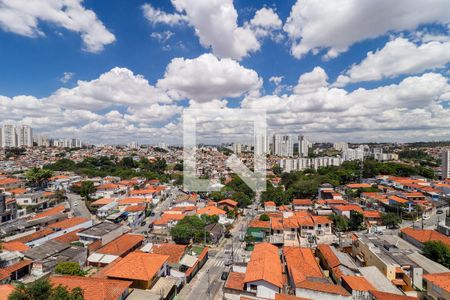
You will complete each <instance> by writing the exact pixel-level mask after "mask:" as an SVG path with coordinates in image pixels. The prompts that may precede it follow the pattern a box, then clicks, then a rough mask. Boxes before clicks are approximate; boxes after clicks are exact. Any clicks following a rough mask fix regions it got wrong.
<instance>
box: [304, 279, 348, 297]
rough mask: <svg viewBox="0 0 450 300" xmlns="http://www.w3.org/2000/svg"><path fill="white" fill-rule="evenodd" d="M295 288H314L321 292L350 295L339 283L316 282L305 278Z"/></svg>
mask: <svg viewBox="0 0 450 300" xmlns="http://www.w3.org/2000/svg"><path fill="white" fill-rule="evenodd" d="M297 288H303V289H308V290H314V291H318V292H323V293H329V294H336V295H342V296H350V294H349V293H348V292H347V291H346V290H345V289H344V288H343V287H342V286H340V285H335V284H332V283H324V282H316V281H308V280H305V281H303V282H301V283H300V284H299V285H298V286H297Z"/></svg>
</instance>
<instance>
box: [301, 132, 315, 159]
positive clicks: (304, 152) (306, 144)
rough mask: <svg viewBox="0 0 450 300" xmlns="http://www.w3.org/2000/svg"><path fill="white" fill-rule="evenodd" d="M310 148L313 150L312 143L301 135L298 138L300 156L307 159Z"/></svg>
mask: <svg viewBox="0 0 450 300" xmlns="http://www.w3.org/2000/svg"><path fill="white" fill-rule="evenodd" d="M310 148H312V143H311V142H310V141H308V140H307V139H306V138H305V137H304V136H303V135H300V136H299V137H298V154H299V155H300V156H301V157H307V156H308V152H309V149H310Z"/></svg>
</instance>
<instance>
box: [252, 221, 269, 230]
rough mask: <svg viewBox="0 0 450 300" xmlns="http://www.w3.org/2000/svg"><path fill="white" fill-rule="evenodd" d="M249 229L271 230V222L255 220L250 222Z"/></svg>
mask: <svg viewBox="0 0 450 300" xmlns="http://www.w3.org/2000/svg"><path fill="white" fill-rule="evenodd" d="M248 227H253V228H267V229H270V221H260V220H258V219H254V220H252V221H250V223H249V224H248Z"/></svg>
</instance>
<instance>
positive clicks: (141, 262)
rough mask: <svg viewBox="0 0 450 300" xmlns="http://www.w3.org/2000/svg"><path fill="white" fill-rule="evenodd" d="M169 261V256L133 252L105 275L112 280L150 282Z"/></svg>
mask: <svg viewBox="0 0 450 300" xmlns="http://www.w3.org/2000/svg"><path fill="white" fill-rule="evenodd" d="M168 259H169V256H168V255H160V254H152V253H144V252H131V253H130V254H128V255H127V256H125V257H124V258H123V259H122V260H120V261H119V262H118V263H117V264H115V265H114V266H113V267H112V268H110V269H109V270H108V271H107V272H105V275H106V276H108V277H110V278H121V279H125V280H142V281H150V280H151V279H152V278H153V277H154V276H156V274H157V273H158V271H159V270H160V269H161V267H162V266H163V265H164V263H165V262H167V260H168Z"/></svg>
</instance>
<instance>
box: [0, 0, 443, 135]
mask: <svg viewBox="0 0 450 300" xmlns="http://www.w3.org/2000/svg"><path fill="white" fill-rule="evenodd" d="M449 66H450V1H449V0H396V1H390V0H378V1H373V0H334V1H329V0H282V1H281V0H280V1H270V0H264V1H263V0H259V1H244V0H236V1H232V0H170V1H169V0H165V1H164V0H147V1H138V0H137V1H122V0H108V1H94V0H86V1H82V0H0V123H1V124H5V123H8V124H9V123H13V124H19V123H22V124H29V125H31V126H32V127H33V128H34V129H35V132H36V133H41V134H48V135H49V136H52V137H79V138H82V139H83V140H85V141H89V142H94V143H111V144H117V143H126V142H129V141H133V140H136V141H139V142H140V143H159V142H169V143H179V142H180V141H181V138H182V136H181V133H182V128H181V127H182V126H181V114H182V112H183V109H185V108H187V107H190V108H201V109H216V108H221V109H236V108H252V109H265V110H267V118H268V130H269V131H270V132H278V133H290V134H296V135H298V134H305V135H307V136H309V137H310V139H312V140H314V141H338V140H343V141H358V142H360V141H367V142H369V141H420V140H443V139H446V140H449V139H450V104H449V103H450V83H449V80H448V79H449V77H450V69H449ZM210 124H211V126H204V127H203V128H202V130H204V132H205V134H208V135H210V136H216V134H215V132H218V133H217V136H218V137H220V136H221V134H225V133H230V132H231V133H233V134H234V135H237V136H239V132H238V131H239V128H237V129H236V128H235V130H234V131H233V130H228V131H227V130H224V126H225V125H224V124H221V122H220V121H216V122H212V123H210Z"/></svg>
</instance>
